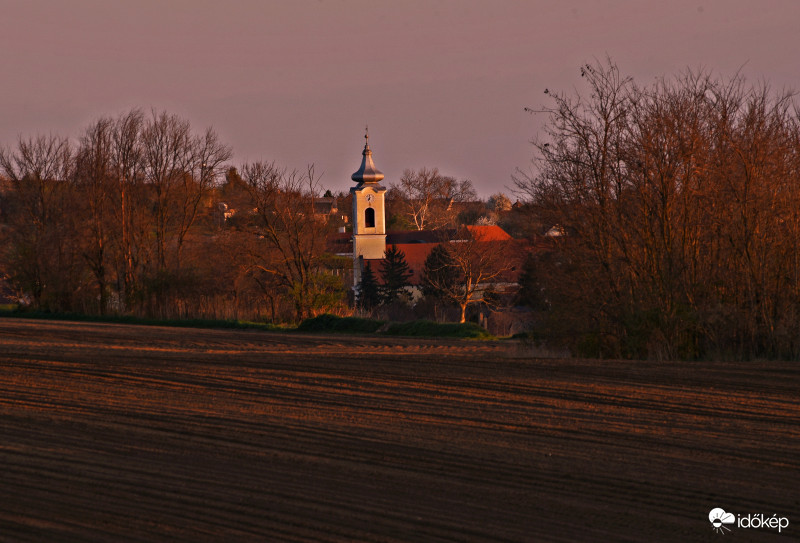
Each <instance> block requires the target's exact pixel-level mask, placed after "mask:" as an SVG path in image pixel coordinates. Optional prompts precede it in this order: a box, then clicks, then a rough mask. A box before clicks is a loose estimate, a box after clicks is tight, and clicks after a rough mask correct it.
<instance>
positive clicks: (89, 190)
mask: <svg viewBox="0 0 800 543" xmlns="http://www.w3.org/2000/svg"><path fill="white" fill-rule="evenodd" d="M113 130H114V122H113V121H112V120H111V119H108V118H102V119H99V120H97V121H96V122H94V123H93V124H92V125H91V126H89V127H88V128H87V129H86V131H85V132H84V134H83V136H82V137H81V142H80V147H79V149H78V153H77V156H76V175H75V188H76V189H77V191H78V195H77V198H76V207H75V209H74V212H76V213H78V214H80V215H81V218H82V219H83V220H82V225H83V228H82V231H81V232H80V240H79V245H80V247H81V249H80V251H81V255H82V256H83V258H84V259H85V260H86V262H87V264H88V266H89V268H90V269H91V272H92V275H93V276H94V279H95V283H96V287H97V293H98V298H99V310H100V313H101V314H102V313H105V311H106V309H107V306H108V294H109V290H108V281H109V263H110V258H111V255H110V251H109V244H110V243H111V241H112V236H113V226H114V223H113V220H112V217H113V193H114V190H115V189H116V188H117V184H116V179H115V178H114V172H113V163H112V161H111V150H112V147H113V140H114V134H113Z"/></svg>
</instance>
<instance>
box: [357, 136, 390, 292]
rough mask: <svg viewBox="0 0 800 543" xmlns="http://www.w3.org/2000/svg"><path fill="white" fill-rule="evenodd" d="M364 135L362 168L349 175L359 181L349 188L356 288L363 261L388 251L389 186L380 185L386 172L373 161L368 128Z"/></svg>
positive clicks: (378, 257)
mask: <svg viewBox="0 0 800 543" xmlns="http://www.w3.org/2000/svg"><path fill="white" fill-rule="evenodd" d="M364 138H365V140H366V143H365V144H364V151H363V152H362V153H361V154H362V157H363V158H362V159H361V167H360V168H359V169H358V171H357V172H356V173H354V174H353V175H352V176H351V177H350V178H351V179H352V180H353V181H355V182H356V186H355V187H353V188H351V189H350V194H351V195H352V196H353V258H354V259H355V262H354V263H353V270H354V274H353V275H354V278H353V279H354V281H355V286H356V287H358V285H359V284H360V283H361V270H362V269H363V262H364V260H370V259H382V258H383V257H384V254H385V252H386V212H385V207H384V196H385V195H386V188H385V187H382V186H381V185H380V184H379V181H381V180H382V179H383V173H381V172H380V171H379V170H378V169H377V168H375V164H374V163H373V162H372V150H371V149H370V148H369V131H367V133H366V134H365V135H364Z"/></svg>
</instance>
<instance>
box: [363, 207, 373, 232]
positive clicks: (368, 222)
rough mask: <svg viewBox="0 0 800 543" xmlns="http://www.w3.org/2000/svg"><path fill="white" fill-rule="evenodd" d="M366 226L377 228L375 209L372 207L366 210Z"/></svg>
mask: <svg viewBox="0 0 800 543" xmlns="http://www.w3.org/2000/svg"><path fill="white" fill-rule="evenodd" d="M364 226H365V227H366V228H375V210H374V209H372V208H371V207H368V208H367V209H365V210H364Z"/></svg>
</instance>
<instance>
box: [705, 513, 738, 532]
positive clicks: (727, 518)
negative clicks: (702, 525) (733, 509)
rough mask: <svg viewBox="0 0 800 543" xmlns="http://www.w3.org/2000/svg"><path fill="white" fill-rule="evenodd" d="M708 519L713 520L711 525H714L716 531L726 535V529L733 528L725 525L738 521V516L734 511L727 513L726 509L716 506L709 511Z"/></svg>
mask: <svg viewBox="0 0 800 543" xmlns="http://www.w3.org/2000/svg"><path fill="white" fill-rule="evenodd" d="M708 520H709V521H710V522H711V526H713V529H714V531H715V532H717V533H718V534H722V535H725V531H726V530H727V531H729V532H730V531H731V529H730V528H728V527H727V526H725V525H726V524H733V523H734V522H736V517H735V516H734V514H733V513H726V512H725V510H724V509H722V508H720V507H715V508H714V509H712V510H711V511H710V512H709V513H708Z"/></svg>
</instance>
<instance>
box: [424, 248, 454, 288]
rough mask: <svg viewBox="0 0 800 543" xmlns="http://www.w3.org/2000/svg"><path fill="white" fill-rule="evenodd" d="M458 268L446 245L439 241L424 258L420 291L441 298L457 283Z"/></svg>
mask: <svg viewBox="0 0 800 543" xmlns="http://www.w3.org/2000/svg"><path fill="white" fill-rule="evenodd" d="M458 275H459V274H458V269H457V268H456V266H455V262H454V260H453V257H452V255H451V254H450V252H449V251H448V249H447V246H445V245H444V244H442V243H440V244H439V245H437V246H436V247H434V248H433V250H432V251H431V252H430V254H429V255H428V258H426V259H425V267H424V269H423V272H422V292H424V293H425V295H426V296H433V297H435V298H440V299H443V298H445V297H446V296H447V293H448V292H452V291H453V289H454V288H455V286H456V284H457V283H458Z"/></svg>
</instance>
